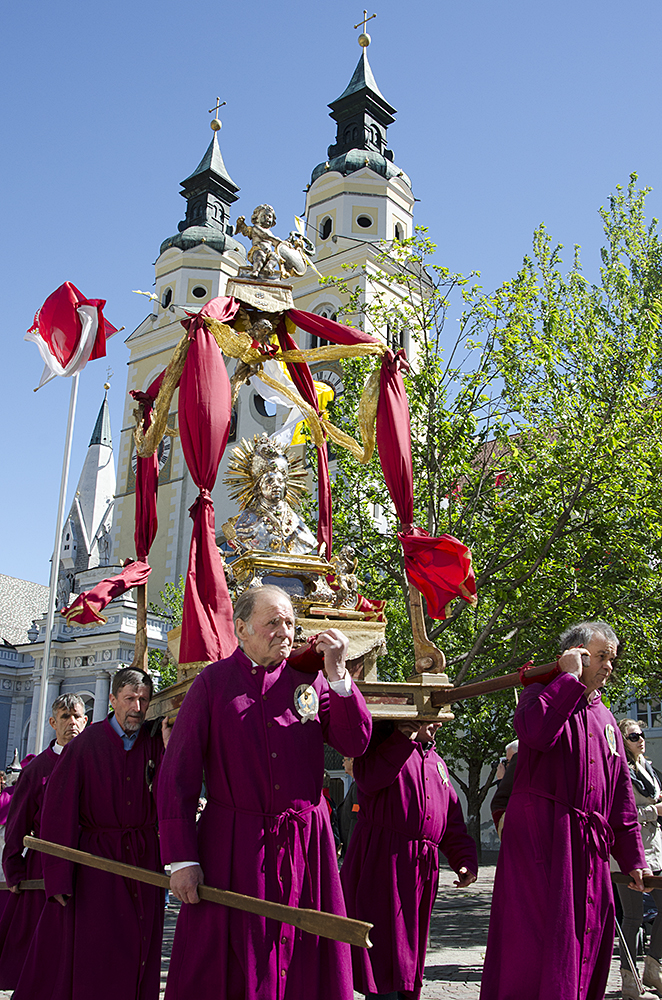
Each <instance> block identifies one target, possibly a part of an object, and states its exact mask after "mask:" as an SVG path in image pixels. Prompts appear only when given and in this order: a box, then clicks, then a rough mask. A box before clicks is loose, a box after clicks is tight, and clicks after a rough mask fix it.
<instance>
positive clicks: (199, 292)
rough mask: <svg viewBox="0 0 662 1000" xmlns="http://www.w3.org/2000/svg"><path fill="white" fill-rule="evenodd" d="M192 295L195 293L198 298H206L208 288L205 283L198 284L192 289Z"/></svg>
mask: <svg viewBox="0 0 662 1000" xmlns="http://www.w3.org/2000/svg"><path fill="white" fill-rule="evenodd" d="M191 295H195V297H196V299H204V297H205V295H207V289H206V288H205V287H204V286H203V285H196V286H195V288H193V289H192V290H191Z"/></svg>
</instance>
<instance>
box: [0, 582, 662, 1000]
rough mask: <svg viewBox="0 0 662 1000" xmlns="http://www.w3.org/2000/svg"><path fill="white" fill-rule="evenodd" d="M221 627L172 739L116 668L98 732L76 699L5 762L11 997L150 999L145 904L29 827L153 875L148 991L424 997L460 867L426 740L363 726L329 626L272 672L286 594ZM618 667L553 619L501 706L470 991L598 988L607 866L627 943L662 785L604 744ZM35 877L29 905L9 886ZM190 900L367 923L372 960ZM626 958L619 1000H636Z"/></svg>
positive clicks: (609, 741)
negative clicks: (224, 638)
mask: <svg viewBox="0 0 662 1000" xmlns="http://www.w3.org/2000/svg"><path fill="white" fill-rule="evenodd" d="M234 624H235V633H236V636H237V641H238V646H237V649H236V650H235V652H234V653H233V654H232V655H231V656H230V657H228V658H227V659H225V660H222V661H220V662H219V663H214V664H211V665H209V666H208V667H206V668H205V670H204V671H202V673H200V674H199V675H198V676H197V677H196V679H195V680H194V682H193V684H192V685H191V687H190V689H189V691H188V693H187V696H186V698H185V700H184V702H183V704H182V707H181V709H180V711H179V714H178V716H177V720H176V724H175V725H174V727H171V726H170V725H169V724H168V721H167V720H163V721H162V722H161V723H160V724H159V725H154V724H152V723H147V722H146V721H145V719H146V713H147V709H148V707H149V703H150V699H151V697H152V682H151V678H150V677H149V675H148V674H146V673H144V672H142V671H137V670H134V669H131V668H125V669H122V670H119V671H118V672H117V673H116V674H115V676H114V678H113V684H112V693H111V696H110V701H111V706H112V712H111V714H110V715H109V717H108V718H107V719H106V720H104V721H103V722H100V723H97V724H95V725H93V726H90V727H89V728H86V726H85V723H86V719H85V712H84V705H83V702H82V700H81V699H80V698H78V697H77V696H76V695H70V694H69V695H62V696H60V697H59V698H58V699H57V700H56V701H55V703H54V705H53V711H52V717H51V719H50V724H51V726H52V728H53V731H54V739H53V741H52V742H51V744H50V746H49V747H48V748H47V749H46V750H44V751H43V752H42V753H41V754H39V755H38V756H37V757H36V758H35V759H34V760H32V761H30V762H29V763H28V764H27V766H25V767H24V769H23V771H22V774H21V777H20V780H19V782H18V783H17V786H16V791H15V793H14V794H13V796H12V798H11V801H10V804H9V811H8V819H7V827H6V845H5V850H4V854H3V867H4V872H5V878H6V880H7V884H8V886H9V887H10V889H11V892H10V893H7V894H3V895H5V896H7V897H8V899H7V901H6V904H5V908H4V913H2V915H1V916H0V989H13V990H14V1000H88V998H92V997H93V998H94V1000H111V998H112V1000H116V998H117V997H131V998H135V1000H157V998H158V995H159V985H160V963H161V942H162V932H163V915H164V892H163V889H161V888H159V887H156V886H153V885H150V884H146V883H145V882H141V881H138V880H135V881H134V880H133V879H130V878H127V877H120V876H118V875H117V874H114V873H112V872H110V871H99V870H97V869H95V868H90V867H87V866H84V865H74V864H73V863H72V861H70V860H65V859H62V858H59V857H55V856H52V855H49V854H39V853H36V852H34V851H31V850H28V851H27V852H26V851H25V850H24V847H23V837H24V836H25V834H30V833H32V834H34V835H35V836H39V837H41V838H43V839H44V840H49V841H51V842H54V843H57V844H60V845H64V846H65V847H72V848H79V849H81V850H83V851H87V852H89V853H91V854H95V855H99V856H102V857H104V858H108V859H111V860H112V861H115V862H124V863H129V864H131V865H134V866H137V867H140V868H143V869H150V870H152V871H160V870H162V866H163V865H166V866H169V868H170V872H171V876H170V893H171V894H172V895H174V896H175V897H177V899H179V900H181V903H182V906H181V910H180V913H179V916H178V919H177V925H176V931H175V937H174V942H173V947H172V956H171V960H170V967H169V972H168V980H167V987H166V1000H190V998H191V997H196V998H199V1000H212V998H214V1000H216V998H217V997H223V998H224V1000H301V998H302V997H315V998H318V1000H352V997H353V992H354V990H357V991H359V992H361V993H363V994H365V996H366V997H367V998H369V1000H418V998H419V997H420V994H421V988H422V984H423V974H424V965H425V952H426V946H427V941H428V934H429V926H430V917H431V913H432V906H433V903H434V899H435V896H436V892H437V885H438V877H439V860H438V852H439V851H441V852H442V853H443V854H444V855H445V857H446V858H447V860H448V862H449V864H450V866H451V868H452V869H453V870H454V871H455V872H456V873H457V879H456V882H455V885H456V886H457V887H458V888H465V887H467V886H469V885H470V884H471V883H472V882H474V881H475V879H476V877H477V874H478V863H477V855H476V845H475V843H474V841H473V839H472V838H471V837H470V836H469V834H468V833H467V829H466V826H465V822H464V818H463V815H462V810H461V807H460V804H459V801H458V798H457V795H456V793H455V790H454V788H453V786H452V784H451V781H450V778H449V773H448V769H447V767H446V764H445V762H444V760H443V759H442V758H441V757H440V756H439V754H438V753H437V751H436V747H435V731H436V729H437V728H438V726H437V724H436V723H430V722H424V723H420V722H417V723H415V722H401V723H393V722H385V723H383V722H380V723H375V724H374V725H373V724H372V718H371V715H370V712H369V710H368V708H367V706H366V703H365V701H364V699H363V696H362V695H361V692H360V691H359V689H358V687H357V685H356V684H355V683H354V681H353V680H352V678H351V676H350V674H349V672H348V670H347V665H346V659H347V652H348V641H347V638H346V637H345V636H344V635H343V633H342V632H340V631H339V630H337V629H335V628H331V629H328V630H327V631H325V632H323V633H322V634H321V635H320V636H319V637H318V639H317V650H318V652H319V653H320V654H322V656H323V660H324V670H323V671H319V672H318V673H317V674H310V673H304V672H301V671H299V670H297V669H296V668H295V667H294V666H292V665H291V664H289V663H288V656H289V653H290V652H291V650H292V646H293V641H294V628H295V620H294V612H293V609H292V604H291V602H290V599H289V597H288V595H287V594H286V593H285V592H284V591H282V590H281V589H280V588H278V587H272V586H264V587H261V588H258V589H251V590H246V591H244V592H243V593H242V594H241V595H240V597H239V598H238V600H237V602H236V604H235V609H234ZM617 654H618V639H617V637H616V635H615V634H614V633H613V631H612V630H611V628H610V627H609V626H608V625H607V624H606V623H604V622H583V623H581V624H580V625H578V626H573V627H572V628H571V629H568V630H567V631H566V632H565V633H564V634H563V635H562V636H561V654H560V656H559V659H558V663H557V669H556V671H554V673H553V676H552V678H551V679H546V681H547V682H546V683H534V684H530V685H529V686H528V687H526V689H525V691H524V693H523V695H522V697H521V698H520V700H519V704H518V707H517V710H516V712H515V717H514V722H513V724H514V728H515V731H516V733H517V736H518V741H517V743H516V744H515V743H513V744H510V745H509V747H508V748H507V754H506V756H507V758H508V760H507V767H505V769H504V773H503V776H502V780H501V784H500V786H499V794H500V798H499V801H498V802H497V807H496V808H495V806H494V803H493V811H494V814H495V823H496V824H497V828H498V830H499V833H500V836H501V838H502V842H501V850H500V854H499V862H498V866H497V873H496V879H495V888H494V897H493V906H492V915H491V920H490V929H489V936H488V946H487V953H486V958H485V967H484V971H483V978H482V988H481V998H482V1000H552V998H553V1000H570V998H573V1000H579V998H581V1000H600V998H601V997H603V995H604V988H605V984H606V977H607V972H608V969H609V962H610V959H611V953H612V947H613V940H614V903H613V893H612V887H611V876H610V861H609V859H610V856H611V857H612V859H613V862H612V864H613V865H614V866H615V867H616V868H618V869H620V870H621V871H622V872H626V873H628V875H629V876H630V883H629V886H623V887H620V886H619V893H620V896H621V899H622V906H623V913H624V921H623V924H624V926H623V930H624V934H625V939H626V941H627V942H628V945H629V950H630V952H631V953H633V954H634V953H635V952H636V948H635V944H634V941H635V938H636V934H637V929H638V925H639V924H640V922H641V915H642V913H641V910H642V907H641V892H642V891H643V889H644V882H643V880H644V877H645V875H647V874H650V872H651V871H652V872H655V873H658V872H659V871H660V869H662V837H661V836H660V830H659V826H658V824H657V817H658V816H659V815H662V787H661V785H660V781H659V779H658V778H657V776H656V774H655V772H654V771H653V770H652V768H651V767H650V766H649V764H648V763H647V762H646V759H645V757H644V749H645V744H644V743H643V736H642V733H641V728H640V727H639V725H638V723H636V722H634V721H633V720H628V719H626V720H623V722H622V723H621V724H620V727H619V725H618V724H617V723H616V721H615V719H614V717H613V716H612V714H611V713H610V712H609V711H608V709H607V708H606V707H605V706H604V704H603V702H602V698H601V689H602V687H603V686H604V684H605V682H606V681H607V679H608V678H609V676H610V674H611V671H612V668H613V664H614V661H615V659H616V656H617ZM325 743H328V744H330V745H331V746H332V747H334V748H335V749H336V750H337V751H338V752H339V753H340V754H342V755H343V757H344V762H345V770H346V771H347V773H348V775H350V776H351V777H352V783H351V785H350V787H349V789H348V792H347V794H346V796H345V799H344V801H343V802H342V803H341V804H340V806H339V808H338V810H337V812H336V810H335V807H333V804H332V803H331V801H330V799H329V797H328V789H327V794H324V792H325V789H324V744H325ZM203 788H204V796H205V800H206V806H205V808H204V810H203V811H202V812H201V811H200V809H199V802H200V799H201V795H202V793H203ZM332 818H333V819H334V822H335V820H336V818H337V824H336V829H335V836H334V828H333V826H332ZM339 862H340V864H339ZM339 868H340V870H339ZM41 877H43V880H44V889H43V890H30V889H25V890H21V889H20V883H22V882H25V881H26V880H34V879H39V878H41ZM205 884H208V885H211V886H216V887H218V888H222V889H227V890H231V891H233V892H236V893H240V894H242V895H244V896H251V897H256V898H258V899H263V900H269V901H272V902H277V903H285V904H287V905H289V906H293V907H297V908H304V909H312V910H321V911H325V912H326V913H330V914H337V915H339V916H349V917H352V918H356V919H359V920H362V921H368V922H369V923H371V924H373V925H374V926H373V929H372V931H371V933H370V936H371V940H372V942H373V947H372V948H370V949H366V948H360V947H358V946H350V945H348V944H345V943H343V942H341V941H337V940H334V939H332V938H330V937H321V936H320V937H317V936H315V935H313V934H310V933H308V932H306V931H303V930H300V929H298V928H297V927H296V926H295V925H293V924H288V923H279V922H277V921H276V920H274V919H272V918H269V917H265V916H260V915H257V914H254V913H249V912H244V911H240V910H237V909H229V908H227V907H225V906H220V905H218V904H216V903H214V902H212V901H210V900H208V899H201V897H200V893H199V891H198V890H199V887H200V886H202V885H205ZM1 902H2V901H0V903H1ZM661 912H662V908H661ZM10 928H11V930H10ZM90 956H94V962H93V963H90V961H89V958H90ZM661 957H662V917H660V918H658V921H656V923H655V925H654V927H653V933H652V935H651V943H650V948H649V954H648V955H647V956H646V959H645V965H644V983H646V984H647V985H648V986H650V987H651V988H654V989H655V990H656V991H657V992H658V993H659V994H660V995H662V977H661V975H660V972H661V967H660V958H661ZM623 964H624V968H623V988H624V996H627V997H628V998H630V997H633V998H640V997H646V996H650V995H651V994H648V993H647V992H646V991H645V988H644V987H641V981H640V980H639V979H638V976H636V975H635V973H636V968H635V970H634V972H633V971H632V967H631V966H632V963H630V964H629V965H628V964H627V963H623ZM83 968H84V969H85V972H84V974H81V970H82V969H83ZM628 990H629V992H627V991H628Z"/></svg>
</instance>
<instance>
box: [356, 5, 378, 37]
mask: <svg viewBox="0 0 662 1000" xmlns="http://www.w3.org/2000/svg"><path fill="white" fill-rule="evenodd" d="M373 17H377V15H376V14H371V15H370V17H368V11H367V10H364V11H363V20H362V21H359V23H358V24H355V25H354V28H355V29H356V28H360V27H361V25H363V34H364V35H365V26H366V24H367V23H368V21H372V19H373Z"/></svg>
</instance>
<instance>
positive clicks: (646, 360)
mask: <svg viewBox="0 0 662 1000" xmlns="http://www.w3.org/2000/svg"><path fill="white" fill-rule="evenodd" d="M645 197H646V191H645V190H638V188H637V184H636V175H632V177H631V178H630V183H629V186H628V188H627V190H625V191H624V190H622V189H621V188H620V187H619V188H617V190H616V193H615V194H614V195H613V196H612V197H611V198H610V200H609V203H608V206H607V207H606V208H603V209H601V210H600V214H601V216H602V220H603V224H604V234H605V243H604V248H603V249H602V251H601V260H600V266H599V278H596V281H595V282H593V283H592V282H590V281H589V280H588V279H587V278H586V277H585V275H584V273H583V271H582V266H581V262H580V255H579V248H578V247H575V253H574V260H573V263H572V266H571V267H570V269H569V271H568V272H567V273H563V270H562V262H561V249H562V248H561V247H560V246H554V245H553V243H552V240H551V238H550V236H549V234H548V233H547V231H546V229H545V227H544V226H540V227H539V228H538V229H537V230H536V232H535V234H534V239H533V247H532V252H531V254H530V255H528V256H527V257H525V258H524V261H523V264H522V267H521V268H520V270H519V271H518V273H517V274H516V275H515V277H514V278H513V279H512V280H510V281H507V282H504V284H503V285H502V286H501V287H500V288H499V289H497V290H496V291H495V292H494V293H491V294H485V293H484V292H483V290H482V289H481V288H480V287H478V286H477V285H476V284H475V283H472V280H473V277H474V276H470V277H469V278H464V277H462V276H460V275H455V274H452V273H451V272H449V271H448V270H447V269H445V268H443V267H440V266H438V265H436V264H432V263H430V259H431V256H432V253H433V252H434V249H435V247H434V245H433V244H432V243H431V242H430V240H429V239H428V237H427V234H426V232H425V231H424V230H418V231H417V233H416V235H415V236H414V237H413V238H412V239H409V240H405V241H403V242H402V243H395V244H393V245H392V246H388V247H387V248H385V249H384V256H383V267H382V269H380V270H379V271H378V273H377V274H374V272H373V274H372V276H371V277H372V280H373V287H374V288H375V289H382V291H381V292H380V291H377V292H376V299H375V300H374V301H371V302H370V304H369V305H365V302H364V300H363V297H362V295H361V293H360V291H359V289H358V287H357V286H356V285H355V284H354V283H353V282H354V280H355V278H354V276H351V275H345V276H344V277H343V278H342V279H338V281H337V283H338V285H339V286H340V287H341V289H342V290H343V291H344V292H345V293H346V294H347V295H348V296H349V305H348V307H347V311H348V313H350V314H353V317H352V321H353V322H356V319H355V318H354V317H356V316H358V317H359V319H362V321H363V323H364V324H365V326H366V328H367V329H381V330H384V331H388V332H389V334H391V331H393V330H398V329H400V328H402V327H405V328H406V329H407V330H408V331H409V336H410V338H411V345H412V347H411V351H410V356H411V362H412V363H411V370H410V372H409V374H408V376H407V377H406V384H407V391H408V394H409V400H410V409H411V421H412V451H413V461H414V492H415V520H416V521H417V523H419V524H421V525H422V526H423V527H425V528H427V530H428V531H429V532H430V533H431V534H433V535H437V534H441V533H443V532H449V533H450V534H452V535H455V536H456V537H457V538H459V539H461V540H462V541H463V542H464V543H465V544H466V545H468V546H469V547H470V548H471V549H472V551H473V558H474V565H475V570H476V578H477V584H478V604H477V607H476V608H475V609H471V608H469V607H468V606H467V605H466V604H465V602H464V601H461V600H458V601H456V602H455V603H454V605H453V607H452V610H451V613H450V614H449V616H448V617H447V619H446V620H445V621H441V622H433V621H428V634H429V635H430V636H431V637H433V638H435V640H436V641H437V642H438V643H439V645H440V646H441V647H442V648H443V649H444V650H445V652H446V656H447V660H448V672H449V674H450V676H451V677H452V678H453V680H454V682H455V683H458V684H459V683H462V682H467V681H469V680H476V679H481V678H487V677H492V676H497V675H500V674H503V673H508V672H510V671H512V670H514V669H515V668H516V667H518V666H520V665H521V664H523V663H524V662H526V661H527V660H529V659H533V660H535V661H536V662H548V661H551V660H554V659H555V658H556V655H557V652H556V639H557V637H558V634H559V632H560V631H562V629H563V628H565V627H566V626H567V625H568V624H570V623H571V622H573V621H577V620H581V619H584V618H604V619H606V620H607V621H609V622H610V623H611V624H612V625H613V626H614V628H615V629H616V630H617V632H618V634H619V635H620V637H621V638H622V639H623V640H625V642H624V645H625V653H624V655H623V657H622V664H621V666H620V668H619V671H618V676H617V677H616V678H615V679H614V681H613V687H612V697H623V695H624V693H625V691H626V690H632V688H633V687H634V688H635V689H638V690H644V689H645V690H647V691H648V692H649V693H651V694H655V695H658V696H659V693H660V690H661V688H662V667H661V665H660V662H659V657H658V649H659V644H660V626H661V623H662V594H661V590H660V560H661V559H662V485H661V484H662V408H661V407H660V405H659V396H660V374H661V370H660V358H661V350H660V349H661V340H660V319H661V317H662V302H661V299H662V294H661V292H662V243H661V242H660V237H659V235H658V232H657V222H656V220H653V221H652V222H651V223H647V221H646V217H645ZM597 271H598V269H596V276H597ZM393 272H395V273H393ZM396 296H397V297H396ZM460 296H461V298H462V303H461V309H458V311H460V312H461V316H460V319H459V327H458V334H457V337H456V338H455V342H454V344H453V345H452V346H451V347H450V348H448V347H447V343H448V341H449V339H450V338H449V337H448V335H447V333H446V324H447V317H448V313H449V310H451V309H452V308H454V307H455V302H456V301H457V300H458V299H459V297H460ZM368 367H369V365H368V363H366V362H364V361H352V362H346V363H345V364H344V368H345V384H346V392H345V395H344V397H342V398H341V399H340V400H339V401H338V402H337V403H336V404H335V417H336V419H338V420H340V421H342V422H344V424H345V425H346V427H347V429H349V430H354V429H355V428H354V426H353V423H354V420H355V417H354V413H355V409H356V398H357V395H358V393H359V392H360V389H361V387H362V384H363V381H364V378H365V375H366V372H367V370H368ZM337 458H338V464H339V471H340V474H339V476H338V478H337V480H336V484H335V512H334V532H335V538H336V542H335V545H336V546H337V545H340V544H341V543H348V544H352V545H354V546H355V548H356V550H357V554H359V556H360V560H361V562H360V567H359V572H360V574H361V575H362V577H363V579H364V581H365V592H366V594H367V595H368V596H372V597H382V598H383V597H386V598H388V600H389V611H388V614H389V619H390V621H389V626H388V633H387V639H388V645H389V655H388V656H387V657H386V658H385V659H384V661H383V663H382V670H383V676H384V677H385V678H392V679H395V678H399V677H402V676H406V675H407V674H408V673H410V672H411V669H412V667H413V661H414V656H413V650H412V644H411V633H410V629H409V622H408V592H407V586H406V581H405V577H404V569H403V561H402V557H401V553H400V550H399V545H398V542H397V539H396V537H395V533H396V530H397V524H396V521H395V515H394V512H393V509H392V507H391V505H390V503H389V500H388V495H387V492H386V489H385V485H384V481H383V477H382V474H381V470H380V467H379V463H378V461H377V459H376V458H375V459H373V460H372V462H371V463H370V465H369V466H368V467H367V468H366V467H359V466H357V464H356V463H355V462H354V461H353V460H352V459H350V458H348V457H347V456H346V455H344V454H339V455H338V456H337ZM375 504H378V505H380V506H381V508H382V509H383V516H382V518H381V523H380V521H379V520H378V521H376V520H375ZM514 704H515V702H514V697H513V693H512V692H505V693H503V694H500V695H492V696H489V697H485V698H482V699H476V700H472V701H468V702H464V703H461V704H460V703H458V705H457V706H456V709H455V711H456V719H455V721H454V722H453V723H449V724H446V725H444V727H443V728H442V730H441V731H440V735H439V742H440V745H441V748H442V751H443V753H444V754H445V756H446V758H447V760H448V762H449V765H450V766H451V768H452V769H453V772H454V774H455V777H456V778H458V780H459V781H460V783H461V784H462V785H463V787H464V790H465V792H466V794H467V798H468V802H469V814H470V816H469V819H470V824H471V826H472V832H473V833H474V835H476V836H478V832H479V831H478V824H479V819H478V817H479V812H480V805H481V803H482V802H483V800H484V799H485V797H486V795H487V793H488V790H489V787H490V786H491V783H492V779H493V774H494V770H495V766H496V765H494V767H492V768H491V771H490V774H489V775H488V777H487V779H486V780H483V781H482V783H481V770H482V767H483V765H484V764H485V763H486V762H491V761H495V760H496V758H498V756H499V754H500V753H501V752H502V746H503V744H504V743H505V742H507V741H508V740H510V739H512V738H513V736H514V734H513V732H512V729H511V728H510V723H511V720H512V712H513V710H514Z"/></svg>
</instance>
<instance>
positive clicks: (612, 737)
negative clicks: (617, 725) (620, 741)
mask: <svg viewBox="0 0 662 1000" xmlns="http://www.w3.org/2000/svg"><path fill="white" fill-rule="evenodd" d="M605 736H606V738H607V744H608V746H609V749H610V750H611V752H612V754H613V755H614V757H620V756H621V755H620V754H619V752H618V749H617V747H616V731H615V729H614V727H613V726H612V724H611V722H608V723H607V725H606V726H605Z"/></svg>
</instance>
